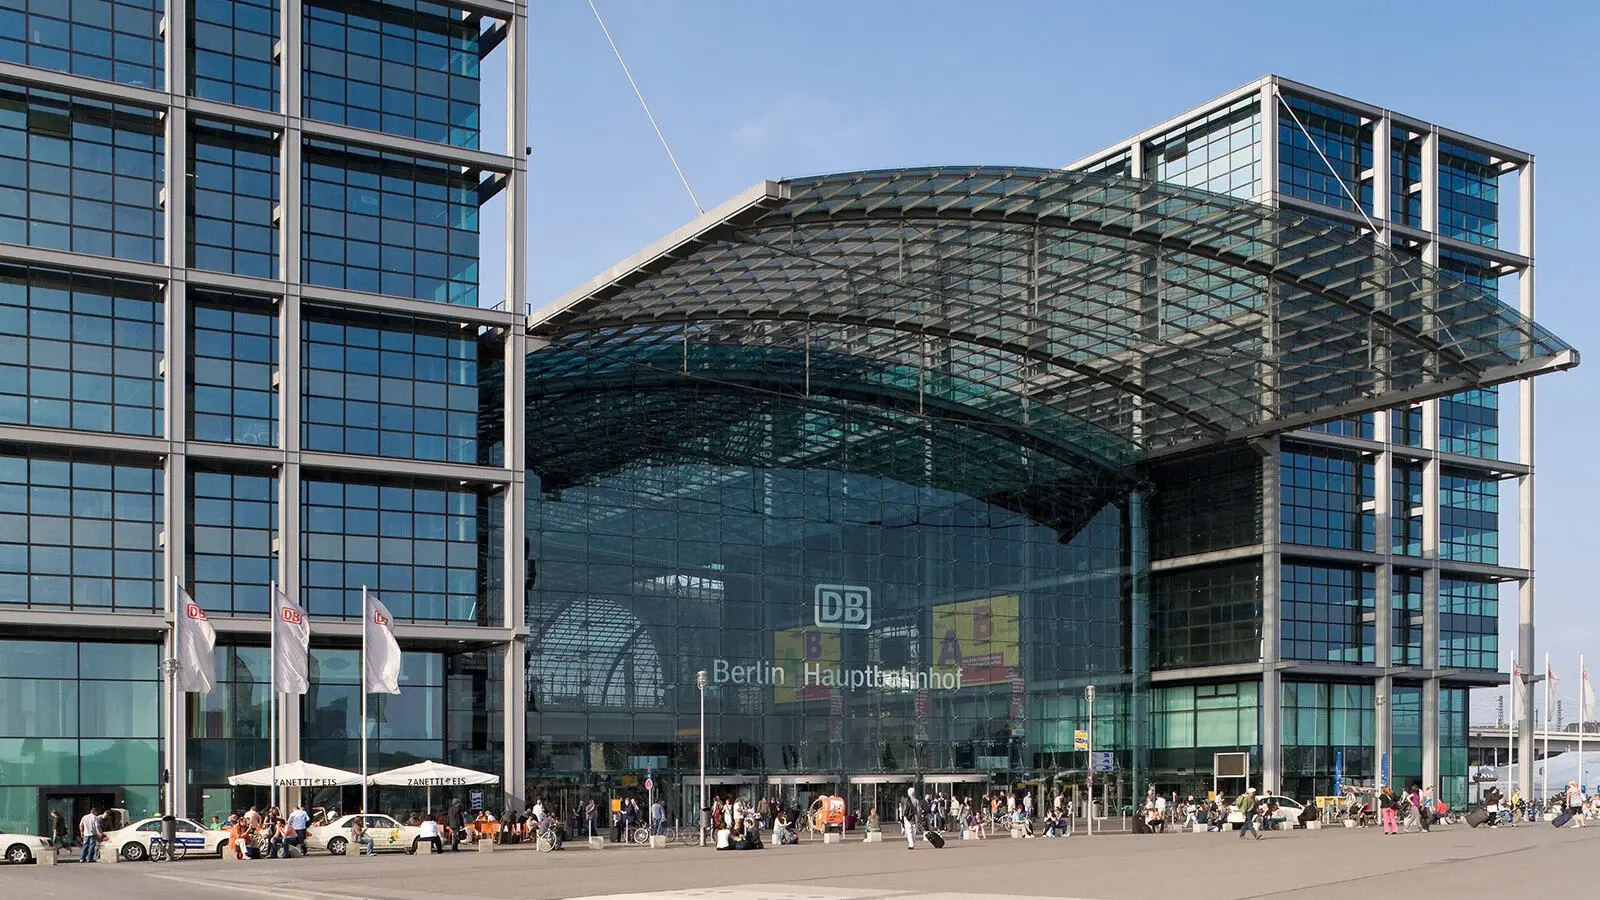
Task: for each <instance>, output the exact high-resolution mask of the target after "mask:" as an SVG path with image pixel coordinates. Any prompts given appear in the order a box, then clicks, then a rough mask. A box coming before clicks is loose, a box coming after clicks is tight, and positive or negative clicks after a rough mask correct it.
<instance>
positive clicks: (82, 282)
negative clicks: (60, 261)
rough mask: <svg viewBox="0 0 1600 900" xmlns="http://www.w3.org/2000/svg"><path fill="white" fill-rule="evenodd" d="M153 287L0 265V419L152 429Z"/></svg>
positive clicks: (158, 426)
mask: <svg viewBox="0 0 1600 900" xmlns="http://www.w3.org/2000/svg"><path fill="white" fill-rule="evenodd" d="M163 310H164V307H163V305H162V303H161V291H160V289H159V288H158V287H156V286H155V285H152V284H147V283H144V282H136V281H121V280H113V279H110V278H100V277H95V276H91V275H77V274H69V273H65V272H52V271H45V270H40V269H21V268H11V267H0V422H4V423H9V424H14V425H33V426H39V427H45V428H70V429H74V430H78V431H109V432H115V433H117V434H137V435H158V434H161V433H162V427H163V416H162V413H163V404H164V399H163V396H162V380H163V379H162V372H161V350H162V322H161V318H162V313H163Z"/></svg>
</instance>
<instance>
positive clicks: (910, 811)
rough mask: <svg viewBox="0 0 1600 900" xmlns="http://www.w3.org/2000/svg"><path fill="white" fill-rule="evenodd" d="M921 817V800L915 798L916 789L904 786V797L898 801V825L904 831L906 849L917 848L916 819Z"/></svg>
mask: <svg viewBox="0 0 1600 900" xmlns="http://www.w3.org/2000/svg"><path fill="white" fill-rule="evenodd" d="M921 817H922V801H921V800H918V799H917V789H916V788H914V787H908V788H906V797H905V799H904V800H901V801H900V827H901V828H904V829H905V832H906V849H907V850H915V849H917V820H918V819H920V818H921Z"/></svg>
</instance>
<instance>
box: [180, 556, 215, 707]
mask: <svg viewBox="0 0 1600 900" xmlns="http://www.w3.org/2000/svg"><path fill="white" fill-rule="evenodd" d="M172 586H173V587H174V588H175V589H176V591H175V593H174V597H173V600H174V602H173V607H174V618H173V623H172V628H173V643H174V644H176V645H177V654H178V673H177V678H178V690H180V691H185V692H188V693H195V694H209V693H211V690H212V688H215V687H216V686H217V685H216V672H217V659H216V654H215V651H216V648H217V632H216V629H214V628H212V627H211V621H210V620H209V619H207V618H206V611H205V610H203V609H201V608H200V604H198V603H195V602H194V598H193V597H190V596H189V592H188V591H186V590H184V589H183V585H181V584H178V583H177V581H173V583H172Z"/></svg>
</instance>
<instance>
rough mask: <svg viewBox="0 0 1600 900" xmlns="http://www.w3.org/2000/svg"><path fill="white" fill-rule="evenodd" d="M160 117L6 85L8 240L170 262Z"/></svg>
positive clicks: (1, 228)
mask: <svg viewBox="0 0 1600 900" xmlns="http://www.w3.org/2000/svg"><path fill="white" fill-rule="evenodd" d="M165 145H166V142H165V140H164V139H163V138H162V129H161V117H160V116H159V115H157V114H156V113H155V112H154V111H152V110H148V109H142V108H139V107H135V106H128V105H123V104H114V103H106V102H104V101H101V100H91V99H88V98H85V97H70V96H67V95H65V94H58V93H55V92H52V91H44V90H39V89H37V88H28V87H22V86H19V85H12V84H7V83H5V82H0V241H3V242H5V243H10V244H26V245H28V246H31V247H40V248H44V249H49V250H70V251H73V252H76V253H87V254H91V255H94V256H114V257H116V258H118V259H128V260H134V261H137V262H161V261H162V254H163V252H164V251H163V243H162V239H163V226H162V220H161V215H160V208H161V204H160V193H161V189H162V187H163V175H162V165H163V162H162V157H163V155H164V154H165V152H166V147H165Z"/></svg>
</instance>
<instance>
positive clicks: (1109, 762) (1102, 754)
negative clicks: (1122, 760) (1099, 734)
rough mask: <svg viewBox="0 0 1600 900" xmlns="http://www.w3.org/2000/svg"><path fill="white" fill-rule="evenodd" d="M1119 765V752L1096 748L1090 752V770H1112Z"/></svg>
mask: <svg viewBox="0 0 1600 900" xmlns="http://www.w3.org/2000/svg"><path fill="white" fill-rule="evenodd" d="M1116 767H1117V754H1116V753H1114V752H1112V751H1110V750H1096V751H1095V752H1093V753H1091V754H1089V770H1090V771H1092V772H1110V771H1111V770H1113V769H1115V768H1116Z"/></svg>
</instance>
